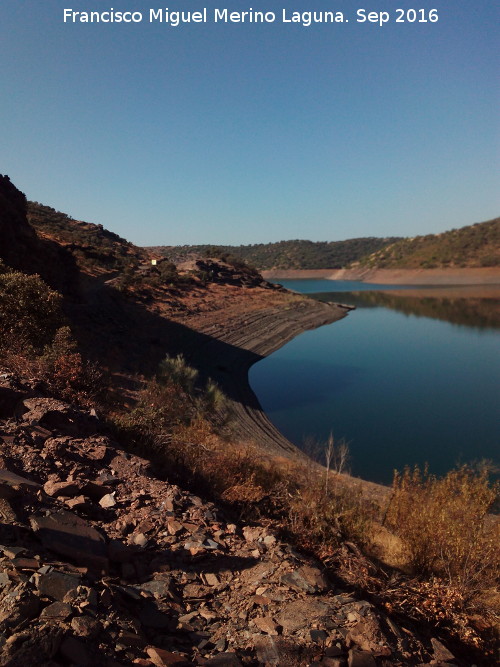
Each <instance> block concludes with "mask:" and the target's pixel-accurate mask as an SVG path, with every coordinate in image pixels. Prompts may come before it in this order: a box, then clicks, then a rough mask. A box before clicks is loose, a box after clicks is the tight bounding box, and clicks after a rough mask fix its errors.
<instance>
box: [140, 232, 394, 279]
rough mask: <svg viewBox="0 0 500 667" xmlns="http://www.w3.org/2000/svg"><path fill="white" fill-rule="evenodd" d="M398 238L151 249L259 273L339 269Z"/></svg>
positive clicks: (173, 257) (173, 256)
mask: <svg viewBox="0 0 500 667" xmlns="http://www.w3.org/2000/svg"><path fill="white" fill-rule="evenodd" d="M397 240H398V237H390V238H382V239H379V238H374V237H367V238H358V239H349V240H347V241H299V240H296V241H279V242H277V243H255V244H253V245H240V246H210V245H192V246H190V245H184V246H157V247H154V248H149V250H152V251H154V252H157V253H158V254H161V255H163V256H164V257H167V258H168V259H169V260H170V261H172V262H180V261H184V260H188V259H192V258H194V257H199V256H200V255H202V256H203V255H211V256H221V255H231V256H233V257H235V258H238V259H240V260H243V261H245V262H247V263H248V264H250V265H252V266H255V267H256V268H257V269H258V270H259V271H265V270H270V269H340V268H343V267H345V266H347V265H348V264H350V263H352V262H356V261H358V260H360V259H361V258H362V257H364V256H365V255H368V254H369V253H373V252H376V251H377V250H380V249H381V248H383V247H385V246H386V245H388V244H391V243H394V242H395V241H397Z"/></svg>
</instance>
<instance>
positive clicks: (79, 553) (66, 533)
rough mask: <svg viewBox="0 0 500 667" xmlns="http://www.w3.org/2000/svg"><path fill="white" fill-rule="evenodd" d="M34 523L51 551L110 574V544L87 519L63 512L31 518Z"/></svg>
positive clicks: (32, 523)
mask: <svg viewBox="0 0 500 667" xmlns="http://www.w3.org/2000/svg"><path fill="white" fill-rule="evenodd" d="M30 522H31V525H32V527H33V530H34V531H35V532H36V533H37V534H38V536H39V537H40V539H41V541H42V543H43V545H44V546H45V547H47V549H51V550H52V551H55V552H56V553H59V554H62V555H63V556H68V557H69V558H72V559H73V560H75V561H76V562H77V563H81V564H82V565H86V566H87V567H89V568H91V569H93V570H97V571H99V572H102V571H104V572H107V571H108V568H109V562H108V558H107V551H106V542H105V540H104V538H103V536H102V535H101V534H100V533H98V532H97V530H96V529H95V528H93V527H92V526H91V525H90V524H89V523H88V522H87V521H85V520H84V519H81V518H80V517H78V516H76V514H73V513H71V512H66V511H65V510H59V511H57V512H52V513H51V514H49V515H48V516H34V517H31V518H30Z"/></svg>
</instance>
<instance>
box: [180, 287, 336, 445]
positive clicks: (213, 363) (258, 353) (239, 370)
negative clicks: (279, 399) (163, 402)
mask: <svg viewBox="0 0 500 667" xmlns="http://www.w3.org/2000/svg"><path fill="white" fill-rule="evenodd" d="M346 312H347V311H346V309H345V308H343V307H341V306H339V305H337V304H331V303H321V302H319V301H314V300H312V299H307V298H304V299H297V300H295V301H291V302H290V303H289V304H287V305H286V306H284V307H282V308H279V307H270V308H265V309H261V310H256V311H253V312H250V313H247V314H244V315H242V316H237V317H233V318H230V319H229V320H226V321H225V322H220V321H218V322H212V323H210V324H209V325H208V326H204V327H202V328H198V331H199V332H200V333H203V334H205V336H206V337H207V338H206V341H207V342H206V343H205V344H204V345H203V346H202V347H200V348H199V349H197V350H196V351H191V353H190V355H189V356H190V358H191V359H192V360H193V361H194V362H195V363H196V366H197V367H198V368H199V369H200V371H201V372H202V373H203V374H206V375H207V376H210V377H212V378H213V379H214V380H215V381H216V382H217V383H218V384H219V386H220V387H221V388H222V389H223V391H224V392H225V394H226V395H227V396H230V397H231V403H232V409H233V412H234V414H235V417H236V419H235V423H236V427H235V432H236V435H237V436H238V437H240V438H241V440H242V441H245V440H247V441H255V442H257V444H258V445H259V446H261V447H262V449H263V450H264V451H265V452H267V453H269V454H271V455H278V456H287V457H292V458H297V457H299V458H302V457H303V456H304V455H303V453H302V452H301V451H300V450H299V449H298V448H297V447H296V446H295V445H293V444H292V443H291V442H290V441H289V440H287V439H286V438H285V436H284V435H283V434H282V433H281V432H280V431H279V430H278V429H277V428H276V427H275V426H274V424H272V422H271V421H270V420H269V418H268V417H267V415H266V413H265V412H264V410H263V409H262V407H261V405H260V403H259V401H258V399H257V396H256V395H255V394H254V392H253V390H252V388H251V387H250V383H249V380H248V371H249V369H250V367H251V366H252V365H253V364H255V363H256V362H257V361H259V360H261V359H263V358H264V357H266V356H268V355H270V354H272V353H273V352H275V351H276V350H278V349H279V348H280V347H282V346H283V345H285V344H286V343H288V342H289V341H290V340H292V339H293V338H295V337H296V336H298V335H299V334H301V333H303V332H304V331H307V330H309V329H315V328H317V327H320V326H322V325H324V324H330V323H332V322H336V321H337V320H340V319H342V318H343V317H345V315H346ZM220 342H223V343H225V344H226V345H227V347H226V349H225V351H226V355H225V357H224V358H220V355H219V354H218V353H217V351H218V343H220ZM228 350H229V351H230V356H228V355H227V351H228Z"/></svg>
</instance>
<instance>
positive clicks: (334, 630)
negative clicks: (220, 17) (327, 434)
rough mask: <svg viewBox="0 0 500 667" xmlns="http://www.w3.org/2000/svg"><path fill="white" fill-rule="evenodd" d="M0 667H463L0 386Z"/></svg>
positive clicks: (20, 389) (54, 405)
mask: <svg viewBox="0 0 500 667" xmlns="http://www.w3.org/2000/svg"><path fill="white" fill-rule="evenodd" d="M0 515H1V522H0V665H4V666H9V667H25V666H26V665H40V666H44V667H63V666H70V665H73V666H82V667H86V666H88V667H90V666H93V667H94V666H95V667H100V666H103V667H120V666H121V665H141V666H142V667H153V666H157V667H163V666H167V665H178V666H182V665H186V666H189V665H212V666H214V667H217V666H218V667H222V666H234V667H237V666H240V665H249V666H258V665H282V666H283V667H287V666H290V667H292V666H293V665H304V666H305V665H310V666H311V667H313V666H314V667H319V666H320V665H321V666H325V667H344V666H348V667H373V666H376V665H387V666H388V665H417V664H434V665H446V664H464V663H459V662H457V661H456V660H455V659H454V658H453V656H452V654H451V653H450V652H449V651H448V650H447V649H446V648H445V647H444V646H443V645H442V643H441V642H440V641H439V639H438V638H437V637H428V638H425V639H424V638H421V637H418V636H417V635H416V634H415V631H414V630H413V629H412V628H411V627H406V626H403V625H400V624H399V623H396V622H395V621H394V619H391V618H390V617H389V616H388V615H387V614H386V613H385V612H381V611H380V610H377V609H376V608H375V607H373V606H372V605H371V604H370V603H369V602H367V601H366V600H362V599H360V598H359V597H357V596H356V595H355V593H354V592H353V591H352V590H348V589H345V588H340V587H339V586H338V585H335V584H334V583H333V582H332V581H331V580H330V579H329V578H328V576H327V574H326V571H325V570H324V569H323V567H322V566H321V564H320V563H318V562H315V561H313V560H311V559H310V558H308V557H306V556H304V555H303V554H300V553H298V552H297V551H295V549H294V548H292V547H291V546H290V545H289V544H287V543H284V542H282V541H281V540H280V539H278V537H277V535H276V534H274V532H273V530H272V529H270V528H269V527H266V526H265V525H259V524H257V523H256V524H254V525H249V524H244V525H241V524H238V523H237V522H234V521H233V520H231V518H230V517H228V516H226V514H225V513H224V511H222V510H221V509H220V508H219V507H217V506H216V505H214V504H213V503H211V502H207V501H206V500H204V499H203V498H200V497H198V496H196V495H193V494H192V493H188V492H186V491H184V490H182V489H181V488H179V487H178V486H175V485H172V484H170V483H168V481H164V480H162V479H159V478H158V477H156V476H155V474H154V470H152V468H151V465H150V464H149V462H148V461H146V460H144V459H141V458H139V457H137V456H134V455H131V454H128V453H126V452H124V451H122V450H121V449H120V448H119V447H118V445H117V444H116V443H115V442H112V441H111V440H110V439H109V437H108V436H107V435H105V434H104V433H103V430H102V426H101V424H100V423H99V421H98V419H97V418H96V417H95V416H93V415H92V414H90V413H84V412H81V411H79V410H77V409H75V408H74V407H72V406H70V405H67V404H65V403H62V402H60V401H56V400H54V399H50V398H44V397H40V396H37V395H36V394H34V392H33V391H31V390H30V389H29V387H27V386H24V385H22V384H19V383H16V382H15V381H14V379H13V378H12V377H11V376H9V375H8V374H3V375H2V376H1V377H0Z"/></svg>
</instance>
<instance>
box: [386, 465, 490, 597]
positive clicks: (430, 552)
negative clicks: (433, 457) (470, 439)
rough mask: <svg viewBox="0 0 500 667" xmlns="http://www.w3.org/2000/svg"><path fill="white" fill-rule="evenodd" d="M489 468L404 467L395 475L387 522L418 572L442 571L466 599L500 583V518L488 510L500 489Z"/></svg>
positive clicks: (426, 573)
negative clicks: (437, 471) (434, 470)
mask: <svg viewBox="0 0 500 667" xmlns="http://www.w3.org/2000/svg"><path fill="white" fill-rule="evenodd" d="M498 488H499V487H498V484H491V483H490V482H489V480H488V475H487V472H485V471H482V472H477V471H474V470H472V469H471V468H470V467H467V466H462V467H461V468H458V469H457V470H452V471H450V472H449V473H448V474H447V475H445V476H444V477H443V478H437V477H434V476H433V475H429V474H428V473H427V471H424V472H421V471H420V469H419V468H418V467H416V468H414V469H413V470H410V469H408V468H407V469H405V471H404V472H403V473H401V474H396V475H395V478H394V490H393V494H392V498H391V501H390V505H389V508H388V511H387V515H386V520H387V523H388V525H389V526H390V527H391V528H392V529H393V530H394V531H395V532H396V534H397V535H399V536H400V537H401V539H402V540H403V542H404V545H405V550H406V554H407V557H408V560H409V562H410V564H411V565H412V566H413V568H414V570H415V571H416V572H417V573H420V574H424V575H429V574H432V573H434V574H437V575H439V576H441V577H442V578H443V579H445V580H446V581H447V582H448V584H449V585H451V586H453V587H454V588H455V589H457V590H458V591H460V593H461V595H462V596H463V597H464V601H465V602H467V601H468V600H472V599H473V598H475V597H476V596H477V595H478V594H479V593H480V592H481V591H484V590H486V589H489V588H491V587H492V586H495V585H496V584H497V583H498V578H499V573H500V551H499V550H498V544H499V537H500V523H499V522H498V521H494V520H491V519H489V518H488V516H487V513H488V511H489V509H490V508H491V506H492V505H493V503H494V501H495V498H496V496H497V494H498Z"/></svg>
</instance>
